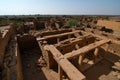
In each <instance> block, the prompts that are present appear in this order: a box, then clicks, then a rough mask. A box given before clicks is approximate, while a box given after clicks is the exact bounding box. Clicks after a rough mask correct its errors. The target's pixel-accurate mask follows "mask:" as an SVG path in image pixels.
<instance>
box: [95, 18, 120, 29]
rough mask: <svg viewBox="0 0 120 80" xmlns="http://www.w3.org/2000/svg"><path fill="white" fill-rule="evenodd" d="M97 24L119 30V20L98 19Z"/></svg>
mask: <svg viewBox="0 0 120 80" xmlns="http://www.w3.org/2000/svg"><path fill="white" fill-rule="evenodd" d="M97 25H99V26H106V27H107V28H110V29H113V30H115V31H120V22H115V21H107V20H98V23H97Z"/></svg>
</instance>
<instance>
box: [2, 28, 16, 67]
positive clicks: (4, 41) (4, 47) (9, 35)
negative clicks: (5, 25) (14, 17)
mask: <svg viewBox="0 0 120 80" xmlns="http://www.w3.org/2000/svg"><path fill="white" fill-rule="evenodd" d="M13 33H14V30H13V27H10V29H9V31H8V32H7V33H6V35H5V36H4V37H3V38H1V37H0V66H1V65H2V62H3V58H4V53H5V49H6V47H7V44H8V41H9V39H10V37H11V35H12V34H13Z"/></svg>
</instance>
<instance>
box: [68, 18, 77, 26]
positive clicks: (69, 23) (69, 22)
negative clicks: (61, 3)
mask: <svg viewBox="0 0 120 80" xmlns="http://www.w3.org/2000/svg"><path fill="white" fill-rule="evenodd" d="M66 26H70V27H72V26H78V21H77V20H74V19H72V20H69V21H67V23H66Z"/></svg>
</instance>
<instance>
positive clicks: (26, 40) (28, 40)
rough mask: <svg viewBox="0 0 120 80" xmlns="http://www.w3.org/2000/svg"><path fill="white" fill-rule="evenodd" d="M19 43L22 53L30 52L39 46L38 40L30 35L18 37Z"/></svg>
mask: <svg viewBox="0 0 120 80" xmlns="http://www.w3.org/2000/svg"><path fill="white" fill-rule="evenodd" d="M17 41H18V46H19V48H20V51H24V50H29V49H32V48H34V47H36V46H37V45H38V44H37V41H36V38H35V37H33V36H31V35H28V34H24V35H22V36H21V35H18V36H17Z"/></svg>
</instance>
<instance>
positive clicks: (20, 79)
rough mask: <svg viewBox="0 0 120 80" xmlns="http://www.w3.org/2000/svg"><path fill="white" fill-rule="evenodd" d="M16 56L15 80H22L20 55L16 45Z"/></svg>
mask: <svg viewBox="0 0 120 80" xmlns="http://www.w3.org/2000/svg"><path fill="white" fill-rule="evenodd" d="M16 54H17V80H23V75H22V65H21V64H22V63H21V55H20V51H19V47H18V44H16Z"/></svg>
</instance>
